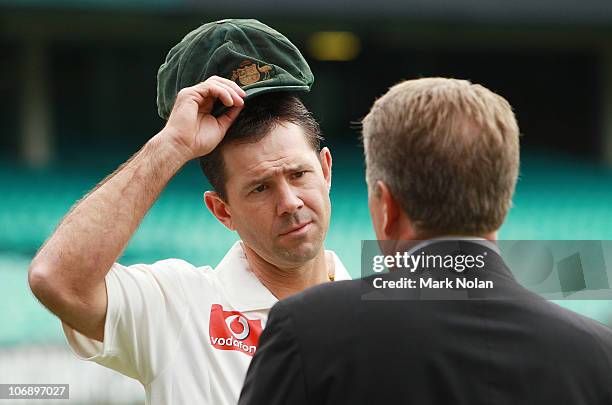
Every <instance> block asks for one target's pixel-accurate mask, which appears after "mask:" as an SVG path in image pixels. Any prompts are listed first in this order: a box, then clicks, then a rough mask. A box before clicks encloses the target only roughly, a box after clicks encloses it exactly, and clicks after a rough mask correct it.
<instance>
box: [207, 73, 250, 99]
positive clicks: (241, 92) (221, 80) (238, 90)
mask: <svg viewBox="0 0 612 405" xmlns="http://www.w3.org/2000/svg"><path fill="white" fill-rule="evenodd" d="M210 80H215V81H217V82H219V83H223V84H224V85H226V86H228V87H229V88H231V89H233V90H234V91H235V92H236V93H238V95H239V96H240V97H243V98H244V97H246V92H245V91H244V90H242V88H241V87H240V86H238V84H237V83H236V82H235V81H233V80H229V79H226V78H224V77H219V76H211V77H210Z"/></svg>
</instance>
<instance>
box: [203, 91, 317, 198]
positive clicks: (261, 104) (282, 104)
mask: <svg viewBox="0 0 612 405" xmlns="http://www.w3.org/2000/svg"><path fill="white" fill-rule="evenodd" d="M283 122H290V123H292V124H295V125H298V126H300V127H301V128H302V129H303V130H304V135H305V136H306V140H307V141H308V143H309V144H310V146H312V149H313V150H314V151H316V152H318V151H320V150H321V141H322V140H323V137H322V136H321V129H320V127H319V123H318V122H317V121H316V120H315V119H314V117H313V115H312V113H311V112H310V111H308V109H307V108H306V107H305V106H304V104H303V103H302V102H301V101H300V99H299V98H297V97H296V96H295V95H293V94H292V93H278V92H277V93H269V94H264V95H261V96H258V97H256V98H254V99H252V100H249V101H247V102H246V104H245V106H244V108H243V110H242V111H241V112H240V115H238V118H236V120H235V121H234V123H233V124H232V126H231V127H230V128H229V129H228V131H227V133H226V134H225V136H224V137H223V140H222V141H221V143H220V144H219V145H218V146H217V147H216V148H215V149H214V150H213V151H212V152H211V153H209V154H208V155H206V156H202V157H200V168H201V169H202V172H203V173H204V175H205V176H206V178H207V179H208V181H209V182H210V185H211V186H212V187H213V189H214V190H215V191H216V192H217V193H218V194H219V196H220V197H221V198H222V199H223V200H225V201H227V193H226V190H225V182H226V180H227V179H226V178H225V162H224V161H223V153H222V150H223V147H224V146H225V145H227V144H229V143H232V142H239V143H247V142H248V143H255V142H258V141H260V140H261V139H262V138H263V137H265V136H266V135H268V134H269V133H270V132H271V131H272V130H273V129H274V127H276V126H277V125H279V124H281V123H283Z"/></svg>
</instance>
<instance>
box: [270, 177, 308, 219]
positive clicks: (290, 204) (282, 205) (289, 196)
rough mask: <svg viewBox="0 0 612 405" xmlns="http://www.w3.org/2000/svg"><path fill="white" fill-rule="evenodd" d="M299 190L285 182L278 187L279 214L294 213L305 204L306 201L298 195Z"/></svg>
mask: <svg viewBox="0 0 612 405" xmlns="http://www.w3.org/2000/svg"><path fill="white" fill-rule="evenodd" d="M296 191H297V190H295V189H294V188H293V187H291V185H289V184H286V183H285V184H283V185H282V186H281V187H279V189H278V193H279V195H278V205H277V214H278V215H284V214H293V213H295V212H296V211H297V210H299V209H300V208H302V207H303V206H304V202H303V201H302V200H301V199H300V197H299V196H298V195H297V192H296Z"/></svg>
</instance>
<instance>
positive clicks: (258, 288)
mask: <svg viewBox="0 0 612 405" xmlns="http://www.w3.org/2000/svg"><path fill="white" fill-rule="evenodd" d="M326 252H330V253H331V254H332V256H333V258H334V267H335V269H334V271H335V279H336V280H350V279H351V276H350V275H349V273H348V272H347V270H346V268H345V267H344V265H343V264H342V262H341V261H340V259H339V258H338V256H337V255H336V254H335V253H334V252H331V251H327V250H326ZM215 273H216V274H217V276H218V278H219V280H220V281H221V288H222V289H223V291H225V293H226V296H227V298H228V300H229V302H230V304H232V306H233V307H234V309H236V310H237V311H255V310H259V309H269V308H271V307H272V306H273V305H274V304H276V302H278V299H277V298H276V297H275V296H274V295H273V294H272V293H271V292H270V290H268V289H267V288H266V287H265V286H264V285H263V284H262V283H261V281H259V279H258V278H257V276H256V275H255V273H253V272H252V271H251V269H250V266H249V262H248V261H247V258H246V254H245V253H244V249H243V247H242V241H237V242H236V243H234V245H233V246H232V247H231V248H230V250H229V251H228V252H227V253H226V254H225V257H223V259H222V260H221V262H219V264H218V265H217V267H216V268H215Z"/></svg>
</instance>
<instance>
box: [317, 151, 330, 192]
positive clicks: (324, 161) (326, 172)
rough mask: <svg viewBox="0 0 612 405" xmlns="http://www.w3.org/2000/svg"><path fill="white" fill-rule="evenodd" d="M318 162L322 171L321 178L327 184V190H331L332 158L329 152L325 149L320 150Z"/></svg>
mask: <svg viewBox="0 0 612 405" xmlns="http://www.w3.org/2000/svg"><path fill="white" fill-rule="evenodd" d="M319 161H320V162H321V169H323V177H324V178H325V182H326V183H327V189H328V190H329V189H330V188H331V180H332V157H331V152H330V151H329V149H328V148H327V147H325V148H323V149H321V152H319Z"/></svg>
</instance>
